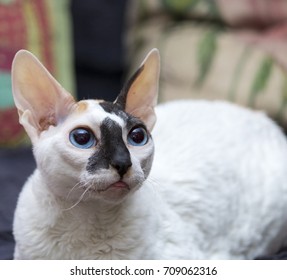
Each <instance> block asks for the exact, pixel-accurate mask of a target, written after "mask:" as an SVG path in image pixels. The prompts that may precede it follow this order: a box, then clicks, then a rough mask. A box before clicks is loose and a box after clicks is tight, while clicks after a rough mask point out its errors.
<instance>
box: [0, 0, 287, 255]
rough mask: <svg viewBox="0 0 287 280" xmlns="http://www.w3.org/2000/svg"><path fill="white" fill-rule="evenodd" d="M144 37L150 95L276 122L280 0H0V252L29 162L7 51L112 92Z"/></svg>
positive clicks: (83, 92)
mask: <svg viewBox="0 0 287 280" xmlns="http://www.w3.org/2000/svg"><path fill="white" fill-rule="evenodd" d="M154 47H157V48H158V49H159V50H160V53H161V64H162V72H161V80H160V92H159V102H165V101H168V100H172V99H186V98H188V99H190V98H191V99H209V100H227V101H230V102H234V103H237V104H240V105H243V106H246V107H250V108H253V109H255V110H260V111H264V112H266V114H268V115H269V116H270V117H271V118H273V119H274V120H275V121H276V122H278V124H279V125H280V126H281V127H282V129H284V130H286V128H287V76H286V75H287V72H286V71H287V55H286V54H287V0H105V1H93V0H85V1H80V0H60V1H59V0H0V127H1V129H0V259H11V258H12V256H13V248H14V241H13V236H12V219H13V212H14V209H15V205H16V200H17V196H18V193H19V191H20V190H21V188H22V185H23V183H24V182H25V180H26V179H27V177H28V176H29V175H30V174H31V173H32V171H33V169H34V168H35V163H34V160H33V156H32V152H31V147H30V144H29V140H28V139H27V137H26V134H25V132H24V131H23V129H22V127H21V126H20V125H19V124H18V115H17V111H16V109H15V107H14V104H13V99H12V94H11V74H10V71H11V62H12V60H13V57H14V55H15V53H16V52H17V51H18V50H19V49H28V50H30V51H31V52H33V53H34V54H35V55H36V56H37V57H38V58H39V59H40V60H41V61H42V63H43V64H44V65H45V66H46V67H47V68H48V69H49V71H50V72H51V73H52V74H53V76H54V77H55V78H56V79H57V80H58V81H59V82H60V83H61V84H62V85H63V86H64V87H65V88H66V89H67V90H68V91H69V92H70V93H72V94H73V95H74V97H75V98H77V99H87V98H96V99H105V100H110V101H112V100H114V99H115V98H116V96H117V94H118V93H119V91H120V90H121V87H122V86H123V83H124V81H125V80H126V79H127V77H128V76H129V75H130V74H131V73H132V72H133V71H135V70H136V69H137V67H138V65H139V63H140V62H141V61H142V59H143V58H144V57H145V55H146V53H147V52H148V51H149V50H150V49H151V48H154ZM284 257H286V253H284V251H283V252H281V253H279V254H278V255H276V256H267V257H266V258H284Z"/></svg>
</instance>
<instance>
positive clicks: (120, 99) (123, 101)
mask: <svg viewBox="0 0 287 280" xmlns="http://www.w3.org/2000/svg"><path fill="white" fill-rule="evenodd" d="M143 70H144V65H142V66H141V67H140V68H139V69H138V70H137V71H136V72H135V73H134V74H133V75H132V76H131V78H130V79H129V80H128V81H127V83H126V84H125V85H124V87H123V88H122V90H121V92H120V94H119V96H118V98H117V100H116V104H118V105H119V106H120V107H121V108H122V110H124V109H125V107H126V101H127V95H128V92H129V89H130V87H131V85H132V84H133V83H134V81H135V80H136V79H137V77H138V76H139V75H140V73H141V72H142V71H143Z"/></svg>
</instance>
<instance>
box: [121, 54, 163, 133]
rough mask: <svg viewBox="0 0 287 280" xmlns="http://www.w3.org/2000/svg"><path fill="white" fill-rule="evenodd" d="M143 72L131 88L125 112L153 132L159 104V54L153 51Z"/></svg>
mask: <svg viewBox="0 0 287 280" xmlns="http://www.w3.org/2000/svg"><path fill="white" fill-rule="evenodd" d="M143 65H144V68H143V71H141V72H140V74H139V75H138V76H137V78H136V79H135V80H134V81H133V83H132V85H131V86H130V88H129V91H128V94H127V98H126V107H125V110H126V112H127V113H130V114H132V115H134V116H136V117H138V118H139V119H141V120H142V121H143V122H144V123H145V124H146V126H147V127H148V129H149V130H152V128H153V126H154V124H155V121H156V116H155V112H154V109H153V108H154V107H155V106H156V103H157V93H158V80H159V68H160V63H159V54H158V51H157V50H153V51H151V52H150V53H149V54H148V55H147V57H146V59H145V60H144V62H143Z"/></svg>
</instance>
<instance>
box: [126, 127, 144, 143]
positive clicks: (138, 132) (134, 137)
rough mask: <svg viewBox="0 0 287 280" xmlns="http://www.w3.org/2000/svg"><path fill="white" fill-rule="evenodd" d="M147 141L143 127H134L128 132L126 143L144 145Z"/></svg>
mask: <svg viewBox="0 0 287 280" xmlns="http://www.w3.org/2000/svg"><path fill="white" fill-rule="evenodd" d="M147 141H148V135H147V132H146V130H145V129H144V128H143V127H134V128H133V129H132V130H131V131H130V132H129V134H128V143H129V144H131V145H133V146H144V145H145V144H146V143H147Z"/></svg>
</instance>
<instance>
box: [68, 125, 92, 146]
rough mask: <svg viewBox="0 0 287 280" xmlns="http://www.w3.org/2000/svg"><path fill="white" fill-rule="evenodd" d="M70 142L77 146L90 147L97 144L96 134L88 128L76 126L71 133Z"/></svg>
mask: <svg viewBox="0 0 287 280" xmlns="http://www.w3.org/2000/svg"><path fill="white" fill-rule="evenodd" d="M70 142H71V143H72V144H73V145H74V146H75V147H77V148H80V149H89V148H91V147H93V146H95V145H96V142H97V141H96V138H95V136H94V134H93V133H92V132H91V131H90V130H89V129H87V128H76V129H74V130H72V131H71V133H70Z"/></svg>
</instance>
